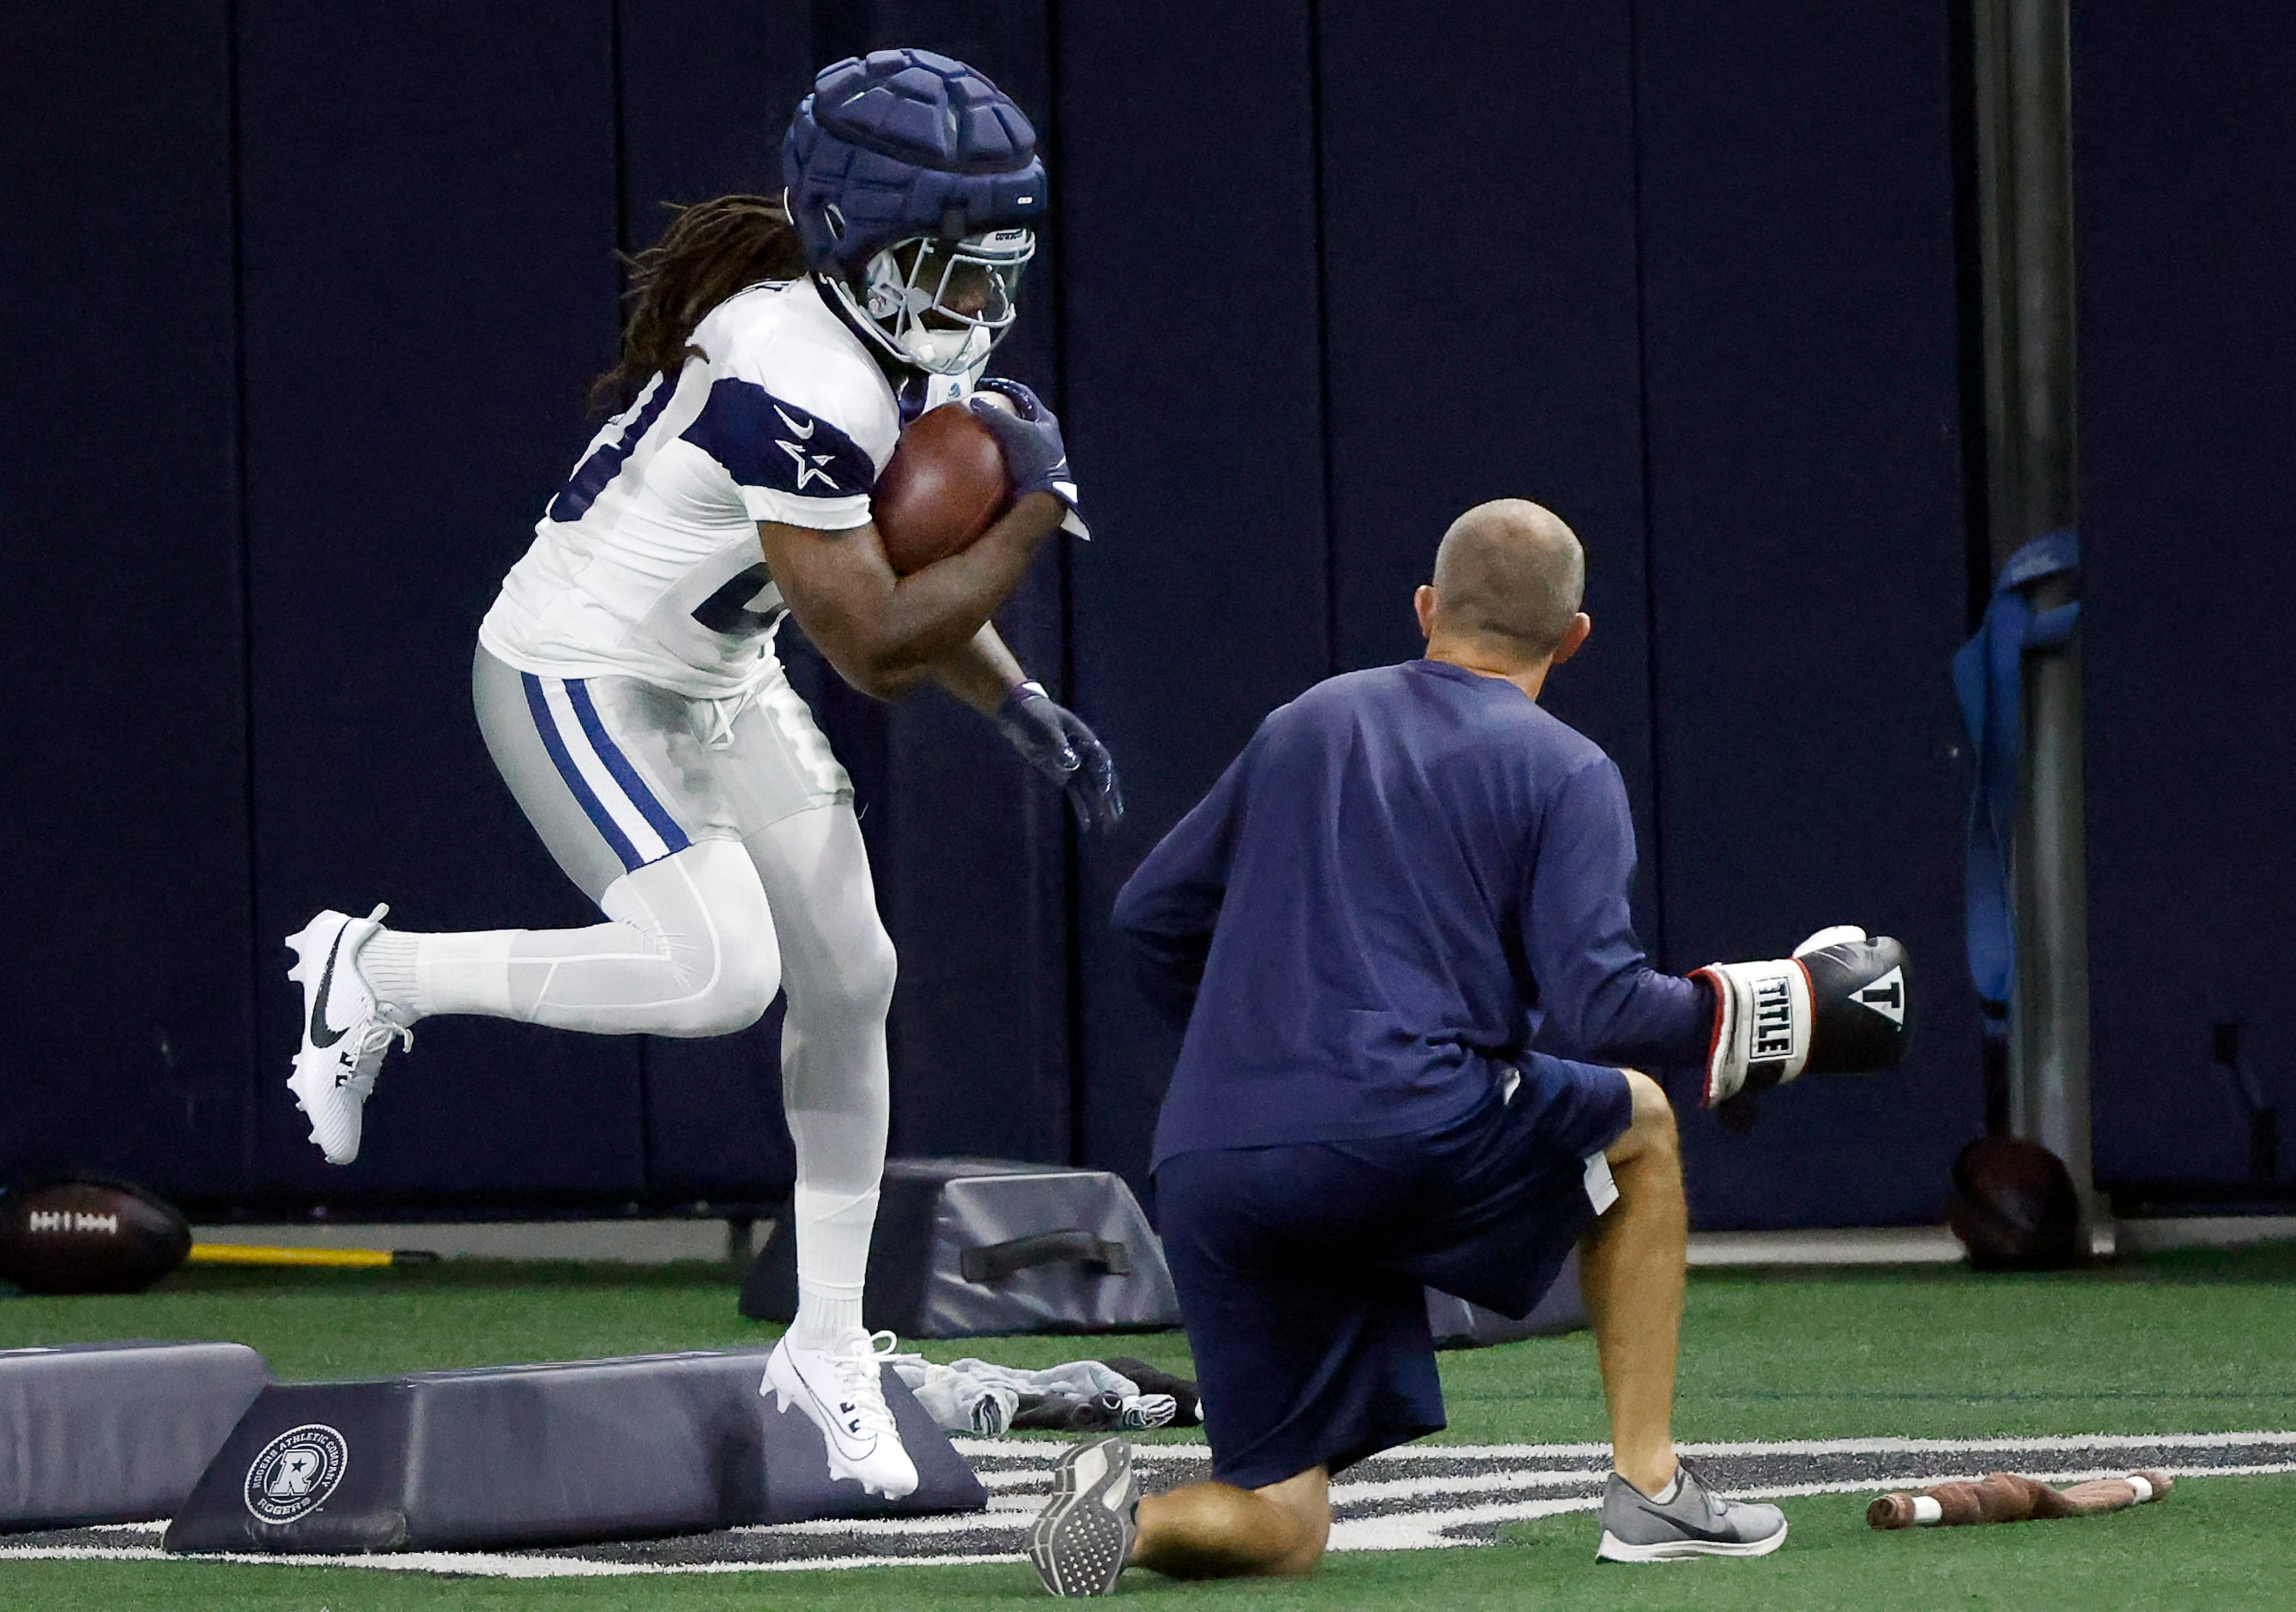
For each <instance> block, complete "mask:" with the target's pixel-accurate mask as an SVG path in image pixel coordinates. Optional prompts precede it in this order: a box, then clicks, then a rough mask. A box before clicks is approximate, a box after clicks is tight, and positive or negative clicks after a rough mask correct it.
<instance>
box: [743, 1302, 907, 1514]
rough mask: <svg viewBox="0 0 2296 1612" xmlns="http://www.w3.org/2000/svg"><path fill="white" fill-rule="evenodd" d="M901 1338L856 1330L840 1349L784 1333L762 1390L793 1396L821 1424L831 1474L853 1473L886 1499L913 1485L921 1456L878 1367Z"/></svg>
mask: <svg viewBox="0 0 2296 1612" xmlns="http://www.w3.org/2000/svg"><path fill="white" fill-rule="evenodd" d="M899 1346H900V1345H899V1342H898V1339H896V1338H895V1337H894V1336H893V1335H892V1334H891V1333H890V1332H878V1333H873V1334H871V1333H861V1332H857V1333H855V1334H854V1335H853V1336H852V1337H851V1338H850V1339H849V1340H848V1341H847V1342H846V1343H845V1344H844V1345H841V1346H840V1347H838V1348H835V1349H805V1348H800V1347H799V1346H798V1345H794V1344H792V1343H791V1342H790V1340H789V1338H788V1337H787V1336H783V1338H782V1341H781V1342H780V1343H778V1344H775V1345H774V1352H773V1353H772V1355H771V1356H770V1357H768V1358H767V1361H766V1380H765V1381H763V1382H761V1383H759V1384H758V1393H759V1394H772V1395H773V1396H774V1398H775V1401H776V1402H777V1403H778V1404H779V1405H780V1407H781V1409H783V1410H788V1409H789V1408H790V1406H791V1404H792V1403H793V1404H795V1405H796V1406H797V1408H798V1409H799V1410H802V1411H804V1412H805V1414H806V1417H807V1419H808V1420H810V1421H811V1422H812V1423H813V1425H814V1426H815V1427H818V1428H820V1429H821V1442H822V1443H824V1444H825V1445H826V1446H827V1447H828V1450H829V1476H831V1477H832V1478H840V1477H845V1478H851V1479H852V1480H853V1481H854V1482H855V1483H857V1484H859V1485H861V1486H862V1488H864V1489H865V1490H867V1491H869V1492H870V1493H873V1494H881V1495H883V1496H884V1497H885V1498H886V1499H887V1500H899V1499H900V1498H901V1497H902V1496H903V1495H905V1494H910V1493H914V1492H915V1490H916V1486H917V1468H916V1463H915V1462H914V1461H912V1460H910V1459H909V1452H907V1451H906V1450H904V1449H903V1448H901V1435H900V1431H899V1429H898V1428H896V1427H894V1426H893V1412H892V1410H891V1409H890V1407H888V1406H887V1405H886V1403H885V1386H884V1383H883V1380H882V1378H881V1376H880V1373H881V1371H882V1370H883V1367H884V1361H885V1360H886V1359H887V1357H889V1356H890V1355H891V1353H893V1351H894V1350H896V1349H897V1348H898V1347H899Z"/></svg>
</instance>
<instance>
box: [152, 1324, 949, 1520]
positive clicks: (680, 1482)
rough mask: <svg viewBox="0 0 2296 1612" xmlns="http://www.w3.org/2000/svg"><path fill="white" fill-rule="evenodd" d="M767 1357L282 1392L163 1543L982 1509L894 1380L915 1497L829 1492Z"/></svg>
mask: <svg viewBox="0 0 2296 1612" xmlns="http://www.w3.org/2000/svg"><path fill="white" fill-rule="evenodd" d="M766 1353H767V1352H766V1351H763V1350H756V1351H746V1352H742V1353H718V1352H700V1351H697V1352H694V1353H683V1354H652V1355H635V1356H631V1357H628V1358H626V1359H620V1360H602V1361H567V1362H563V1363H559V1364H553V1365H536V1366H494V1367H486V1368H482V1369H476V1370H469V1371H430V1372H419V1373H416V1374H414V1375H412V1376H407V1377H400V1378H384V1379H380V1380H376V1381H371V1382H348V1383H307V1384H296V1385H291V1386H280V1387H274V1388H271V1389H268V1390H266V1392H265V1393H264V1394H263V1395H262V1397H261V1398H260V1399H258V1401H257V1402H255V1404H254V1405H253V1406H252V1407H250V1409H249V1410H248V1412H247V1414H246V1416H245V1417H244V1418H242V1419H241V1421H240V1424H239V1426H238V1427H237V1428H236V1429H235V1430H234V1432H233V1433H232V1435H231V1438H230V1441H229V1442H228V1443H225V1445H224V1447H223V1450H222V1452H220V1453H219V1454H218V1455H217V1457H216V1459H215V1460H214V1461H213V1462H212V1463H211V1464H210V1465H209V1468H208V1469H207V1471H206V1474H205V1475H204V1476H202V1477H201V1479H200V1481H199V1485H198V1487H197V1488H196V1489H195V1490H194V1491H193V1493H192V1495H191V1498H190V1500H189V1501H187V1502H186V1503H185V1504H184V1507H183V1509H181V1510H180V1511H178V1512H177V1513H176V1517H175V1520H174V1522H173V1523H172V1524H171V1525H170V1526H169V1527H168V1534H167V1540H166V1544H167V1548H168V1550H177V1551H187V1552H202V1551H221V1550H268V1551H281V1552H292V1553H305V1552H308V1553H314V1554H325V1553H335V1552H349V1551H368V1550H479V1549H504V1548H515V1547H519V1546H545V1545H572V1544H586V1543H595V1542H603V1541H607V1540H617V1539H642V1538H648V1537H660V1536H663V1535H668V1534H706V1533H711V1532H714V1531H716V1530H718V1529H721V1528H730V1527H737V1526H743V1525H746V1524H756V1523H765V1522H795V1521H801V1520H806V1519H809V1518H814V1517H893V1516H914V1515H922V1514H929V1513H936V1512H951V1511H979V1510H982V1509H986V1508H987V1506H988V1493H987V1491H986V1490H984V1489H983V1488H982V1487H981V1485H980V1480H979V1479H978V1478H976V1477H975V1476H973V1474H972V1468H969V1467H967V1466H966V1465H965V1463H964V1460H963V1459H962V1458H961V1457H960V1456H958V1454H957V1453H956V1452H955V1449H954V1448H952V1447H951V1446H950V1444H949V1442H948V1439H947V1435H944V1434H943V1433H942V1432H941V1431H940V1429H939V1428H938V1427H935V1426H934V1425H933V1424H932V1422H931V1419H930V1418H928V1417H927V1416H926V1415H925V1414H924V1412H923V1411H922V1410H921V1409H920V1408H919V1407H918V1405H917V1403H916V1402H915V1401H914V1399H912V1398H911V1397H910V1396H909V1394H908V1391H907V1389H906V1388H905V1387H903V1386H902V1385H901V1384H900V1382H899V1381H898V1378H895V1377H894V1376H893V1375H892V1373H891V1372H890V1370H889V1371H887V1372H886V1373H885V1377H884V1386H885V1398H886V1402H887V1403H888V1404H889V1405H890V1407H891V1408H892V1410H893V1414H894V1417H895V1419H896V1421H897V1423H898V1426H899V1427H900V1431H901V1437H902V1440H903V1442H904V1443H905V1444H906V1446H907V1448H908V1451H909V1453H910V1456H911V1457H912V1459H914V1461H915V1462H916V1466H917V1472H918V1476H919V1480H920V1481H919V1484H918V1487H917V1490H916V1493H914V1494H911V1495H908V1496H906V1498H904V1499H902V1500H899V1501H887V1500H885V1499H883V1498H882V1497H881V1496H878V1495H873V1494H869V1493H865V1492H864V1491H863V1489H862V1488H861V1485H859V1484H857V1483H855V1482H853V1481H851V1480H849V1479H848V1480H843V1481H835V1482H832V1480H831V1478H830V1476H829V1460H828V1454H827V1452H826V1449H825V1448H824V1444H823V1443H822V1438H821V1435H820V1433H819V1432H818V1431H817V1430H816V1428H815V1427H814V1426H813V1424H812V1423H811V1422H809V1421H808V1420H806V1419H805V1418H804V1416H803V1415H802V1414H801V1413H800V1412H799V1411H798V1410H795V1409H794V1408H792V1409H791V1410H788V1411H786V1412H783V1411H781V1410H777V1409H776V1408H775V1404H774V1402H772V1401H771V1400H769V1399H766V1398H761V1397H760V1396H759V1394H758V1382H759V1381H760V1379H761V1378H763V1377H764V1375H765V1369H766Z"/></svg>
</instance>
